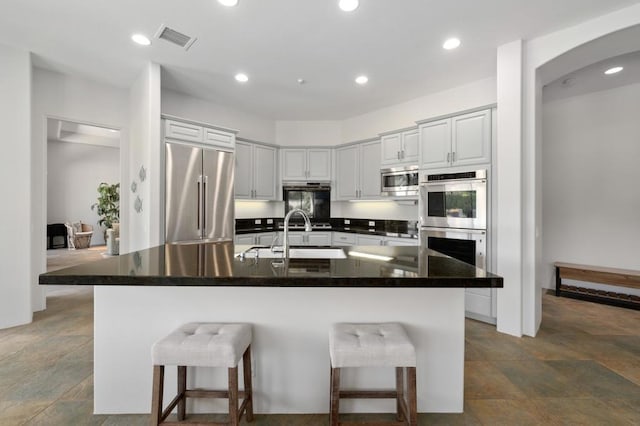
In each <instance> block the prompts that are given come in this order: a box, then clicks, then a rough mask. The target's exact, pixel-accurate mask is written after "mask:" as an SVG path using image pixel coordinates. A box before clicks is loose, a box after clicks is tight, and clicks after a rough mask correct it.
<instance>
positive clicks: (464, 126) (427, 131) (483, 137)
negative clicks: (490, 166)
mask: <svg viewBox="0 0 640 426" xmlns="http://www.w3.org/2000/svg"><path fill="white" fill-rule="evenodd" d="M419 132H420V168H425V169H439V168H445V167H452V166H470V165H475V164H484V163H490V162H491V110H488V109H486V110H481V111H475V112H471V113H468V114H462V115H458V116H455V117H451V118H446V119H444V120H437V121H430V122H423V123H421V124H420V126H419Z"/></svg>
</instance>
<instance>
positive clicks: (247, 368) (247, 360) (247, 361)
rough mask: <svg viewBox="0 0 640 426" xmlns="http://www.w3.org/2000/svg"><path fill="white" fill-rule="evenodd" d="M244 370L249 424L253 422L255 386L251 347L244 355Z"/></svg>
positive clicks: (246, 413) (246, 412)
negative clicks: (252, 377) (252, 372)
mask: <svg viewBox="0 0 640 426" xmlns="http://www.w3.org/2000/svg"><path fill="white" fill-rule="evenodd" d="M242 368H243V376H244V394H245V399H246V400H247V405H246V411H245V415H246V417H247V421H248V422H252V421H253V384H252V383H251V380H252V379H251V345H249V347H247V350H246V351H244V355H242Z"/></svg>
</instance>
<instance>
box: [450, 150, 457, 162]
mask: <svg viewBox="0 0 640 426" xmlns="http://www.w3.org/2000/svg"><path fill="white" fill-rule="evenodd" d="M451 162H452V163H455V162H456V153H455V151H454V152H453V153H452V154H451Z"/></svg>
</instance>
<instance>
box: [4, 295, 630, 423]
mask: <svg viewBox="0 0 640 426" xmlns="http://www.w3.org/2000/svg"><path fill="white" fill-rule="evenodd" d="M49 290H50V291H49V295H48V308H47V310H46V311H44V312H39V313H36V314H35V315H34V321H33V323H32V324H29V325H25V326H21V327H14V328H11V329H6V330H0V425H11V426H14V425H103V426H111V425H127V426H128V425H132V426H135V425H144V424H147V421H148V418H147V416H146V415H122V416H103V415H92V405H93V403H92V398H93V382H92V377H93V374H92V364H93V361H92V358H93V304H92V301H93V289H92V288H91V287H72V286H68V287H67V286H61V287H51V288H50V289H49ZM373 417H374V418H376V419H378V418H380V416H379V415H374V416H373ZM363 418H371V416H369V417H367V416H364V415H363V416H355V417H352V418H351V419H352V420H358V419H363ZM419 420H420V424H421V425H426V424H430V425H431V424H434V425H540V424H544V425H565V424H571V425H574V424H579V425H591V424H594V425H639V424H640V312H639V311H633V310H628V309H621V308H615V307H610V306H605V305H597V304H593V303H589V302H582V301H575V300H571V299H559V298H556V297H555V296H552V295H545V296H544V297H543V321H542V326H541V329H540V332H539V333H538V336H537V337H536V338H529V337H523V338H516V337H511V336H507V335H504V334H500V333H497V332H496V331H495V328H494V327H492V326H490V325H487V324H483V323H480V322H476V321H472V320H467V322H466V362H465V406H464V413H462V414H421V415H420V419H419ZM327 423H328V416H327V415H326V414H315V415H258V416H256V420H255V421H254V422H253V423H252V424H255V425H259V426H265V425H266V426H274V425H278V426H288V425H291V426H294V425H295V426H297V425H301V426H302V425H304V426H307V425H309V426H315V425H326V424H327ZM243 424H245V423H243Z"/></svg>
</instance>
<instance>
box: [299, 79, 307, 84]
mask: <svg viewBox="0 0 640 426" xmlns="http://www.w3.org/2000/svg"><path fill="white" fill-rule="evenodd" d="M306 82H307V80H305V79H304V78H299V79H298V84H305V83H306Z"/></svg>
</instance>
